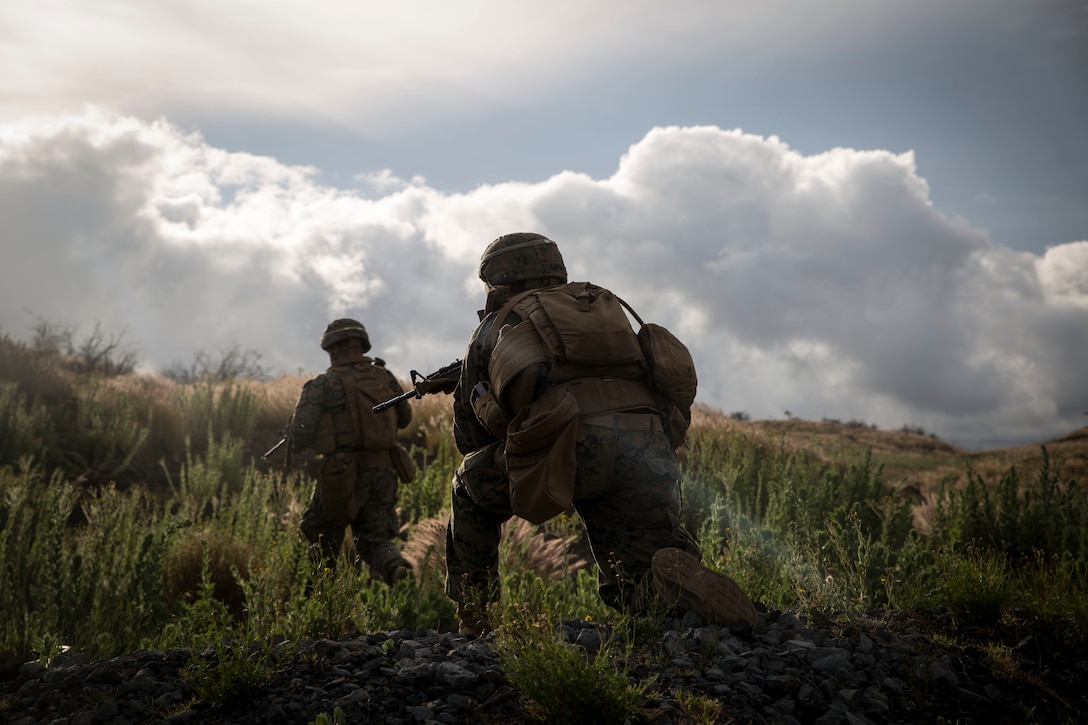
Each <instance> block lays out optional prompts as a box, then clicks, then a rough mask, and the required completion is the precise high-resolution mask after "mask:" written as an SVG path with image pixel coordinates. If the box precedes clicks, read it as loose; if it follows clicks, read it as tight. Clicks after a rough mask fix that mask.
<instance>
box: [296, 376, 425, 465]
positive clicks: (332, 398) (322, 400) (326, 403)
mask: <svg viewBox="0 0 1088 725" xmlns="http://www.w3.org/2000/svg"><path fill="white" fill-rule="evenodd" d="M373 362H376V363H379V366H381V365H384V364H385V363H384V362H383V361H382V360H380V359H377V358H374V359H372V358H366V357H364V358H362V361H360V362H352V363H347V364H346V365H338V366H335V367H332V368H329V369H328V370H327V371H325V372H323V373H321V374H320V375H318V376H317V377H316V378H314V379H313V380H309V381H307V382H306V384H305V385H303V386H302V393H301V394H300V395H299V398H298V403H297V404H296V405H295V413H294V415H292V416H291V420H290V422H289V423H288V425H287V436H288V438H290V440H291V446H292V448H294V450H296V451H297V450H302V449H304V448H311V447H313V444H314V436H315V435H316V433H317V421H318V419H319V418H320V417H321V414H322V413H325V412H327V411H330V410H335V409H338V408H343V407H344V406H345V405H346V404H347V400H346V399H345V396H344V385H343V383H342V382H341V381H340V376H339V375H333V374H331V373H332V372H333V371H334V370H336V369H338V368H341V369H347V370H351V369H353V368H354V367H356V366H360V367H363V366H365V367H368V368H369V367H372V365H373ZM381 369H382V370H384V371H385V373H386V374H387V375H388V378H389V379H388V385H389V398H395V397H396V396H398V395H400V394H401V393H403V392H404V388H403V387H401V384H400V383H398V382H397V378H396V376H394V375H393V373H391V372H389V371H388V370H385V368H384V367H382V368H381ZM387 399H388V398H387ZM393 410H394V411H395V414H396V416H397V427H398V428H404V427H405V426H407V425H408V424H409V423H410V422H412V407H411V405H410V404H409V403H408V401H407V400H404V401H401V402H400V403H398V404H397V405H396V406H395V407H394V408H393Z"/></svg>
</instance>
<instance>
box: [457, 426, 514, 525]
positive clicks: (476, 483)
mask: <svg viewBox="0 0 1088 725" xmlns="http://www.w3.org/2000/svg"><path fill="white" fill-rule="evenodd" d="M502 445H503V441H495V442H494V443H489V444H488V445H486V446H484V447H483V448H478V449H476V450H474V451H473V452H472V453H469V454H468V455H466V456H465V457H464V459H463V460H462V461H461V465H460V466H458V467H457V471H456V472H455V473H454V474H453V475H454V477H455V479H456V480H457V482H458V483H460V484H461V485H462V486H464V487H465V491H467V492H468V496H469V498H471V499H472V500H473V502H475V503H477V504H479V505H481V506H485V507H488V506H487V504H489V503H490V504H492V506H490V508H496V509H499V510H501V509H503V508H506V507H508V506H509V505H510V503H509V501H510V494H509V483H508V481H507V477H506V468H505V466H504V464H503V462H502ZM497 494H501V500H500V496H499V495H497Z"/></svg>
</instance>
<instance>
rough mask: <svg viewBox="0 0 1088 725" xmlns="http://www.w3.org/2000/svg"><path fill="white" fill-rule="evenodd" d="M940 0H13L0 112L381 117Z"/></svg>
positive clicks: (863, 38)
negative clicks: (106, 109)
mask: <svg viewBox="0 0 1088 725" xmlns="http://www.w3.org/2000/svg"><path fill="white" fill-rule="evenodd" d="M990 1H991V2H992V0H990ZM935 12H944V11H943V10H942V4H941V3H937V2H935V0H929V1H927V2H922V1H921V0H919V1H918V2H915V3H912V4H911V5H910V6H909V7H908V6H902V7H901V6H899V5H895V4H881V6H880V7H872V6H870V5H869V4H866V3H855V2H850V3H834V4H830V5H827V4H824V5H821V6H819V7H816V6H813V5H811V4H810V3H806V2H803V1H802V0H776V1H774V2H765V3H759V4H754V3H721V2H716V1H711V0H678V1H677V2H673V3H669V4H663V3H658V2H650V1H649V0H638V1H634V2H633V1H632V0H624V1H623V2H621V1H620V0H593V1H592V2H584V1H582V0H579V1H577V2H574V1H570V0H567V1H561V2H551V3H548V4H546V5H540V4H529V3H510V2H500V1H499V0H467V1H466V2H459V3H437V2H430V1H429V0H402V2H398V3H384V4H378V3H360V2H354V1H351V0H321V1H319V2H302V0H280V1H279V2H275V3H254V2H250V1H248V0H224V1H222V2H218V3H215V4H213V5H206V4H203V3H193V2H187V1H185V0H163V1H160V2H152V3H149V2H143V1H142V0H118V1H116V2H110V3H101V2H95V3H88V2H83V1H82V0H38V2H35V3H6V4H4V6H3V8H2V9H0V66H2V67H4V68H5V70H6V72H5V74H4V77H3V78H2V79H0V86H2V88H3V93H0V99H2V100H0V119H4V118H6V119H15V118H20V117H23V116H26V115H37V114H41V113H58V112H74V111H76V110H78V109H79V108H80V107H82V105H83V104H102V105H108V106H110V107H114V108H119V109H122V110H123V111H125V112H129V113H134V114H138V115H141V116H143V117H146V118H152V117H155V116H158V115H160V114H163V113H166V114H168V115H174V114H176V113H179V112H181V111H182V110H184V111H186V112H189V111H192V109H194V108H201V109H203V112H204V113H206V114H209V115H208V116H205V118H207V117H214V116H219V117H222V116H229V115H239V116H247V117H252V118H267V117H268V116H269V115H275V116H277V117H280V118H285V117H286V118H290V117H296V118H297V117H303V116H305V117H311V118H323V119H328V120H331V121H333V122H336V123H340V124H345V125H350V126H352V127H354V128H357V129H369V130H375V129H379V128H384V129H389V128H393V127H398V126H402V125H404V124H405V123H411V122H413V121H414V120H416V119H419V118H423V117H427V116H433V115H434V114H436V113H459V112H470V111H475V110H478V109H479V108H480V107H481V106H484V105H492V104H495V103H497V102H502V103H507V102H510V101H512V100H516V99H522V100H524V99H530V98H534V97H538V96H539V95H540V94H542V93H550V92H554V91H557V90H559V89H562V88H563V87H564V86H567V85H569V84H570V83H572V82H575V81H577V80H578V79H579V78H580V77H582V76H584V75H585V72H586V69H587V68H598V69H599V68H606V67H609V66H610V65H622V64H626V63H629V62H630V60H631V59H632V58H635V57H639V58H648V57H654V58H658V59H660V62H662V63H666V62H669V61H671V60H676V59H678V58H686V59H691V58H696V57H706V58H713V59H715V60H714V61H713V62H714V63H715V64H716V65H719V64H720V65H722V66H723V67H729V66H734V65H736V66H740V65H741V64H743V60H744V59H745V58H746V57H750V56H751V55H752V54H753V53H757V52H763V51H766V50H767V49H768V47H772V48H773V49H774V53H775V56H776V57H778V58H780V59H783V60H785V59H790V58H792V59H797V58H798V57H803V56H804V55H805V54H806V53H813V52H824V51H826V49H827V48H829V47H836V46H841V45H842V44H844V43H847V42H849V43H851V44H856V43H859V42H860V43H863V44H869V43H873V44H878V42H879V40H878V39H879V38H880V37H881V36H882V35H883V34H886V33H892V32H897V31H898V30H901V29H902V28H903V27H904V23H909V22H912V21H914V20H915V19H917V18H923V17H930V16H932V15H933V14H934V13H935ZM722 58H725V59H729V58H732V59H734V60H733V61H731V62H730V61H726V62H724V63H722V60H721V59H722Z"/></svg>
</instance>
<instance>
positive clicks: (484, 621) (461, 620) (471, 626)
mask: <svg viewBox="0 0 1088 725" xmlns="http://www.w3.org/2000/svg"><path fill="white" fill-rule="evenodd" d="M457 620H458V622H457V631H458V632H459V633H461V634H469V635H475V636H477V637H479V636H481V635H484V634H487V633H488V632H490V631H491V621H490V620H488V618H487V608H486V607H478V606H472V605H470V604H465V603H464V602H457Z"/></svg>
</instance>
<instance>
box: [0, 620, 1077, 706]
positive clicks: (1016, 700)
mask: <svg viewBox="0 0 1088 725" xmlns="http://www.w3.org/2000/svg"><path fill="white" fill-rule="evenodd" d="M563 628H564V633H565V636H566V638H567V639H568V641H570V642H573V643H575V644H576V645H578V646H580V647H582V648H584V649H585V651H586V653H587V656H593V655H595V654H596V653H597V652H598V651H599V650H600V648H601V646H602V642H603V641H604V640H606V639H607V638H608V637H609V635H610V633H609V632H608V631H606V630H604V629H603V628H602V627H601V626H600V625H597V624H595V623H591V622H576V621H571V622H565V623H563ZM659 633H660V638H659V639H657V638H655V639H654V641H653V642H652V644H647V643H639V644H638V647H637V650H638V652H639V656H638V657H636V658H633V659H632V660H631V662H629V663H628V666H629V671H628V674H629V678H630V680H631V682H632V683H636V684H646V685H647V694H648V698H647V700H646V702H645V703H644V705H643V707H642V710H641V715H640V717H639V718H637V720H641V721H643V722H651V723H687V722H711V721H712V722H754V723H787V724H788V723H821V724H823V723H851V724H855V723H920V722H932V723H937V722H942V723H943V722H987V723H1006V722H1007V723H1013V722H1015V723H1021V722H1055V723H1058V722H1061V723H1068V722H1079V721H1081V720H1082V719H1083V718H1084V717H1085V715H1083V714H1082V713H1088V694H1086V692H1088V686H1086V685H1085V684H1084V683H1088V653H1086V652H1085V651H1084V650H1083V648H1079V647H1076V646H1073V645H1071V644H1069V643H1065V644H1061V643H1059V644H1057V645H1055V644H1053V643H1051V644H1047V643H1045V642H1044V641H1043V640H1042V639H1041V638H1040V637H1039V636H1038V635H1037V634H1032V633H1031V632H1030V631H1028V628H1027V627H1026V626H1025V625H1023V624H1020V625H1011V626H1005V627H991V628H990V629H988V630H986V631H981V630H976V631H967V630H966V629H965V628H963V627H962V626H960V625H958V624H957V623H956V622H955V619H954V618H953V617H951V615H949V614H948V613H947V612H943V611H941V610H931V611H927V612H920V613H914V614H911V615H902V614H900V615H884V614H880V613H874V614H873V615H871V616H870V617H868V618H866V619H864V620H863V621H861V622H855V623H854V624H851V625H847V626H842V625H835V626H833V627H832V626H827V627H824V628H821V627H818V626H815V625H814V624H813V623H811V622H807V621H804V620H802V619H800V618H798V617H797V616H795V615H794V614H792V613H789V612H778V611H771V612H764V613H763V614H762V615H761V618H760V622H759V624H758V625H757V626H756V627H755V629H754V630H753V629H748V628H747V627H745V628H743V629H739V630H737V629H729V628H721V627H714V626H702V622H701V621H700V620H699V619H698V618H697V617H695V616H694V615H688V616H687V617H685V618H684V619H682V620H666V621H665V623H664V629H663V631H659ZM965 638H967V639H965ZM964 642H968V644H964ZM273 649H274V650H277V651H279V652H281V653H282V658H281V661H280V662H279V663H278V665H277V666H276V669H275V671H274V673H273V674H272V676H271V678H270V679H269V680H268V682H266V683H265V684H264V685H262V686H261V687H259V688H256V689H253V690H250V691H248V692H240V693H236V694H234V695H232V696H231V697H229V698H227V699H226V701H225V702H223V703H221V704H219V705H218V706H215V705H213V704H211V703H209V702H205V701H203V700H201V699H200V698H199V697H198V696H197V694H196V693H195V692H194V689H193V687H192V685H191V684H190V681H189V680H188V679H186V677H185V676H184V674H185V672H186V670H187V669H188V668H189V667H190V666H191V664H192V662H193V659H194V658H199V659H200V660H202V661H204V662H205V663H207V665H208V666H209V667H214V666H215V664H216V661H215V657H216V655H215V651H214V650H213V649H208V650H205V651H203V652H199V651H190V650H169V651H149V652H135V653H132V654H128V655H124V656H121V657H117V658H114V659H109V660H100V661H90V659H89V658H88V657H86V656H85V655H73V656H66V655H62V656H58V657H57V658H55V659H54V660H53V661H52V662H51V663H50V666H49V667H43V666H42V665H41V664H39V663H37V662H30V663H23V664H21V665H18V666H17V667H16V668H15V669H14V671H11V672H9V674H8V675H7V677H6V678H5V679H4V681H3V682H0V722H4V723H11V724H12V725H32V724H33V725H38V724H39V723H53V724H54V725H92V724H93V723H110V724H111V725H112V724H119V725H122V724H126V723H147V722H163V721H166V722H170V723H178V724H195V723H303V724H305V723H310V722H312V721H314V720H316V719H317V718H318V716H319V715H320V714H322V713H327V714H331V713H332V712H333V711H334V709H335V708H340V709H341V710H342V711H343V712H344V715H345V719H346V721H347V722H349V723H363V722H380V723H390V724H392V725H396V724H398V723H412V724H414V723H510V722H528V721H532V718H531V717H530V714H529V711H528V709H527V705H526V701H525V698H524V697H523V696H522V694H521V693H520V692H519V691H518V690H517V689H515V688H514V687H513V686H512V685H511V684H510V682H509V680H508V679H507V676H506V675H505V673H504V671H503V669H502V667H501V664H500V661H499V659H498V657H497V655H496V653H495V642H494V639H493V638H492V637H491V636H490V635H488V636H485V637H481V638H475V637H467V636H463V635H458V634H452V633H442V632H435V631H433V630H411V629H399V630H393V631H388V632H382V633H377V634H369V635H360V636H358V637H354V638H351V639H344V640H339V641H331V640H317V641H300V642H292V643H287V642H281V643H278V644H276V645H275V646H274V647H273ZM692 696H698V698H697V699H698V701H699V702H700V703H701V704H702V711H701V713H700V712H696V711H695V710H694V709H693V708H692V705H691V702H692ZM574 707H575V705H574V703H572V712H574V711H575V710H574ZM587 721H589V720H587Z"/></svg>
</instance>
